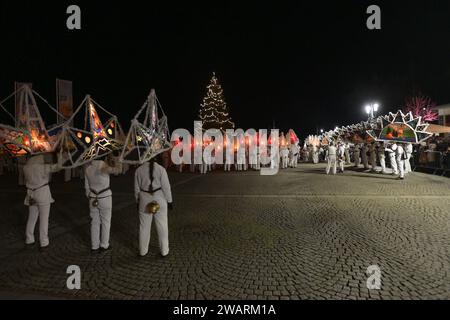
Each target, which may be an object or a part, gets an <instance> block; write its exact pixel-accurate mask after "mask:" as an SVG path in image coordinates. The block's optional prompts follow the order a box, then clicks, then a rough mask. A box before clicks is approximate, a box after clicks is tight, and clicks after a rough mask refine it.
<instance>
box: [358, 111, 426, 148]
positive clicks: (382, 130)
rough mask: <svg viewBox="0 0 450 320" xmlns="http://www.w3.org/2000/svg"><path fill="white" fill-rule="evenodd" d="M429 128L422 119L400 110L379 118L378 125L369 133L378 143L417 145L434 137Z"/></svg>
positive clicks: (368, 131)
mask: <svg viewBox="0 0 450 320" xmlns="http://www.w3.org/2000/svg"><path fill="white" fill-rule="evenodd" d="M428 126H429V124H428V123H423V122H422V118H421V117H414V116H413V114H412V113H411V112H409V113H407V114H404V113H403V112H402V111H400V110H399V111H398V112H397V113H389V115H386V116H384V117H380V118H378V121H377V125H376V126H375V127H374V128H372V129H369V130H367V133H368V134H369V135H370V136H372V137H373V138H374V139H376V140H377V141H387V142H400V143H413V144H417V143H420V142H422V141H425V140H426V139H428V138H430V137H431V136H432V133H429V132H427V128H428Z"/></svg>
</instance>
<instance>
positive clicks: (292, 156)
mask: <svg viewBox="0 0 450 320" xmlns="http://www.w3.org/2000/svg"><path fill="white" fill-rule="evenodd" d="M299 152H300V147H299V146H298V143H297V142H296V143H294V144H293V145H291V149H290V152H289V165H290V167H291V168H297V164H298V154H299Z"/></svg>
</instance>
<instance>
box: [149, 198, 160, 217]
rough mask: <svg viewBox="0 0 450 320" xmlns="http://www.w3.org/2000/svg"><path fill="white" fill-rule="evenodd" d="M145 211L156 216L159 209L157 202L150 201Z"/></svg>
mask: <svg viewBox="0 0 450 320" xmlns="http://www.w3.org/2000/svg"><path fill="white" fill-rule="evenodd" d="M146 209H147V213H148V214H157V213H158V211H159V209H161V207H160V205H159V203H158V202H156V201H152V202H150V203H149V204H148V205H147V208H146Z"/></svg>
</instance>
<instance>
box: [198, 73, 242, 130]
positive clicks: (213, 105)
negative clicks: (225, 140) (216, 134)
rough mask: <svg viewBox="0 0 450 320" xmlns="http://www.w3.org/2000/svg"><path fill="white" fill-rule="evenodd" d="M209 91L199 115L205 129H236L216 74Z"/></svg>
mask: <svg viewBox="0 0 450 320" xmlns="http://www.w3.org/2000/svg"><path fill="white" fill-rule="evenodd" d="M207 89H208V92H207V94H206V97H205V98H204V99H203V103H202V105H201V108H200V115H199V116H200V120H201V121H202V122H203V129H204V130H208V129H220V130H222V131H225V130H227V129H234V123H233V122H232V120H231V117H230V113H229V111H228V107H227V104H226V102H225V99H224V96H223V90H222V87H221V86H220V84H219V80H218V79H217V77H216V74H215V73H214V74H213V77H212V78H211V82H210V83H209V85H208V87H207Z"/></svg>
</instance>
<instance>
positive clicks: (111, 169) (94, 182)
mask: <svg viewBox="0 0 450 320" xmlns="http://www.w3.org/2000/svg"><path fill="white" fill-rule="evenodd" d="M120 172H122V165H121V164H120V163H117V164H109V163H108V162H106V161H103V160H94V161H92V162H91V163H89V164H88V165H87V166H86V168H85V179H84V186H85V189H86V197H87V198H88V199H89V209H90V216H91V245H92V246H91V249H92V252H97V251H98V250H102V251H106V250H109V249H110V245H109V236H110V229H111V213H112V192H111V189H110V175H111V174H118V173H120Z"/></svg>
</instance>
